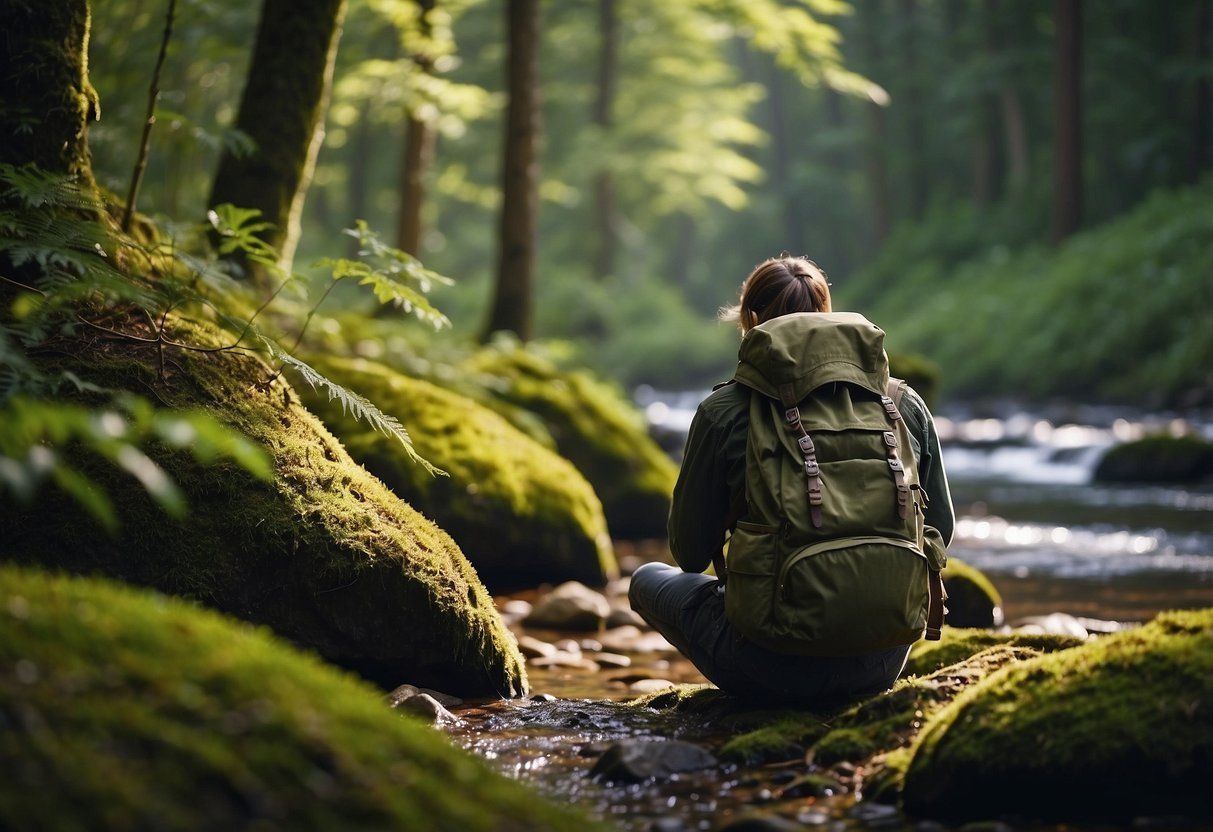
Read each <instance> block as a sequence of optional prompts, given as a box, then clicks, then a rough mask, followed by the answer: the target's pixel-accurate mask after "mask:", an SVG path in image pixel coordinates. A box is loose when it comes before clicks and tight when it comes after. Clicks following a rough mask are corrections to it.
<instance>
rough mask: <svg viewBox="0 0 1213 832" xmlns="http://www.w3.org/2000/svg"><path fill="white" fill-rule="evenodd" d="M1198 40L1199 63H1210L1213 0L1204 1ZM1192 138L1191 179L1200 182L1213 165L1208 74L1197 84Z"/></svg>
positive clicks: (1212, 115)
mask: <svg viewBox="0 0 1213 832" xmlns="http://www.w3.org/2000/svg"><path fill="white" fill-rule="evenodd" d="M1192 30H1193V37H1194V39H1195V41H1196V43H1195V46H1194V48H1193V50H1192V51H1193V54H1194V56H1195V58H1196V63H1197V65H1198V66H1205V67H1207V66H1209V59H1210V55H1209V41H1210V39H1211V38H1213V0H1200V2H1199V3H1197V7H1196V20H1195V21H1194V25H1193V27H1192ZM1194 86H1195V89H1194V90H1193V96H1192V97H1193V101H1192V115H1191V122H1190V123H1191V128H1190V130H1191V133H1190V135H1191V137H1192V145H1191V150H1190V151H1189V153H1188V182H1190V183H1192V184H1196V183H1197V182H1199V181H1200V179H1201V177H1202V176H1203V175H1204V173H1205V172H1206V171H1208V170H1209V168H1210V167H1213V83H1210V81H1209V76H1208V75H1207V74H1204V75H1201V77H1200V78H1199V79H1198V80H1197V81H1196V83H1195V84H1194Z"/></svg>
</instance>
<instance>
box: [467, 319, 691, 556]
mask: <svg viewBox="0 0 1213 832" xmlns="http://www.w3.org/2000/svg"><path fill="white" fill-rule="evenodd" d="M463 368H464V370H466V372H467V373H468V374H469V375H470V376H472V377H475V378H477V379H479V380H480V383H481V384H482V385H483V389H484V390H485V391H486V393H487V398H485V399H484V401H485V404H487V405H488V406H489V407H492V408H494V409H499V410H500V412H501V413H502V414H503V415H505V416H506V418H510V416H511V413H512V412H514V411H515V410H516V409H517V408H522V409H524V410H527V411H530V412H532V413H535V414H538V416H539V417H540V419H542V420H543V422H544V424H545V425H546V426H547V429H548V431H549V433H550V434H551V436H552V438H553V440H554V441H555V443H556V448H557V449H558V450H559V451H560V453H561V454H562V455H563V456H565V457H567V458H568V459H570V460H571V461H572V462H573V464H574V465H576V466H577V470H579V471H581V473H582V474H584V475H585V477H586V479H588V480H589V481H590V483H591V484H592V485H593V486H594V490H595V491H596V492H597V494H598V497H599V499H601V500H602V507H603V510H604V511H605V512H606V520H607V527H608V528H609V529H610V532H611V536H612V537H614V538H616V539H619V540H631V539H641V538H660V537H665V535H666V522H667V520H668V519H669V513H670V499H671V495H672V494H673V492H674V481H675V479H677V477H678V467H677V465H675V464H674V462H673V460H671V459H670V457H669V456H668V455H667V454H666V453H665V452H664V451H663V450H662V449H661V448H660V446H658V444H657V442H656V441H655V440H654V439H653V438H652V437H651V436H649V434H648V431H647V429H646V427H645V424H644V419H643V417H642V416H641V414H640V413H639V412H638V411H637V410H636V408H635V406H634V405H633V404H632V403H631V402H629V401H627V400H626V399H625V398H624V397H623V396H622V395H621V394H620V393H619V392H618V391H617V390H616V389H615V388H613V387H611V386H610V385H608V384H606V383H605V382H603V381H601V380H599V379H597V378H595V377H594V376H592V375H590V374H589V373H588V372H585V371H578V372H566V371H563V370H561V369H559V368H558V367H557V366H556V365H555V364H554V363H552V362H551V361H549V360H548V359H546V358H544V357H543V356H541V355H539V354H538V353H536V352H535V351H534V350H530V349H527V348H525V347H522V346H519V345H517V344H515V343H512V342H500V343H497V344H494V345H493V346H489V347H486V348H484V349H482V350H480V351H478V352H476V353H474V354H473V355H472V356H470V357H469V358H468V359H467V360H466V361H465V362H464V364H463Z"/></svg>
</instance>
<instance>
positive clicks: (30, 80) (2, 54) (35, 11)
mask: <svg viewBox="0 0 1213 832" xmlns="http://www.w3.org/2000/svg"><path fill="white" fill-rule="evenodd" d="M0 20H3V21H4V30H5V31H4V34H3V35H0V78H3V79H4V82H3V84H0V116H2V119H0V163H4V164H10V165H25V164H31V163H32V164H34V165H37V166H38V167H39V168H42V169H43V170H45V171H47V172H49V173H59V174H64V175H67V176H71V177H74V178H75V179H76V180H77V183H78V184H79V185H80V186H81V187H83V188H85V189H93V188H95V187H96V183H95V182H94V180H93V169H92V161H91V157H90V155H89V150H88V123H89V122H90V121H93V120H95V119H96V118H97V117H98V115H99V113H100V104H99V102H98V100H97V92H96V90H94V89H93V87H92V84H90V83H89V80H88V39H89V30H90V25H91V13H90V9H89V4H88V2H87V0H55V2H22V0H0Z"/></svg>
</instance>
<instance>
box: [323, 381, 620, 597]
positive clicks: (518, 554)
mask: <svg viewBox="0 0 1213 832" xmlns="http://www.w3.org/2000/svg"><path fill="white" fill-rule="evenodd" d="M313 363H314V365H315V366H316V367H317V368H318V369H320V370H321V371H322V372H324V373H325V374H326V375H328V376H329V377H330V378H332V379H333V380H335V381H337V382H339V383H341V384H343V385H344V386H346V387H348V388H350V389H352V390H357V391H358V392H359V393H360V394H361V395H363V396H366V397H367V398H369V399H370V400H371V401H373V402H375V404H376V405H377V406H378V407H379V408H380V409H382V410H383V411H385V412H387V413H391V414H392V415H393V416H395V417H396V418H398V419H400V420H401V422H402V423H403V424H404V425H405V426H406V427H407V428H408V430H409V435H410V436H411V437H412V440H413V445H414V447H415V448H416V450H417V451H418V453H420V454H421V455H422V456H423V457H424V458H425V459H427V460H428V461H430V462H431V463H432V464H434V465H436V466H437V467H439V468H441V469H442V470H443V471H445V472H446V473H447V475H448V476H445V477H441V476H439V477H435V476H433V475H431V474H430V473H429V472H427V471H426V470H425V469H424V468H423V467H422V466H420V465H418V464H416V463H415V462H413V461H412V460H410V459H409V457H408V455H407V453H406V452H405V449H404V447H403V446H402V445H401V444H400V442H398V441H397V440H396V439H394V438H392V437H388V436H385V435H384V434H382V433H379V432H377V431H375V430H373V429H372V428H370V427H369V426H368V425H366V424H365V423H361V422H358V421H356V420H355V419H353V418H352V417H350V416H348V415H347V414H346V413H345V412H344V409H343V408H342V407H341V405H340V404H339V403H338V402H337V401H330V400H328V399H327V397H326V396H324V395H323V394H317V393H313V394H311V395H309V396H307V398H306V399H305V401H306V403H307V404H308V405H309V407H310V408H311V409H312V410H314V411H315V412H317V413H319V414H320V415H321V416H322V417H323V418H324V419H325V421H326V422H327V424H328V425H329V426H330V427H331V428H332V429H333V430H334V431H335V432H336V433H337V435H338V436H340V437H341V439H342V441H343V442H344V443H345V446H346V448H347V449H348V450H349V452H350V454H351V455H352V456H353V457H354V458H355V459H356V460H358V461H359V462H361V463H362V464H364V465H365V466H366V467H367V468H368V469H370V470H371V471H372V472H374V473H375V474H377V475H378V476H379V477H380V478H381V479H382V480H383V481H384V482H385V483H387V484H388V485H389V486H390V487H391V488H392V490H394V491H395V492H396V493H397V494H398V495H400V496H401V497H402V498H403V499H404V500H406V501H407V502H409V503H410V504H411V505H413V506H415V507H416V508H418V509H419V510H421V511H422V512H424V513H425V514H426V515H427V516H429V517H431V518H433V519H434V520H435V521H436V522H437V523H438V524H439V525H440V526H442V527H443V528H444V529H446V530H447V531H449V532H450V533H451V535H452V536H453V537H454V538H455V539H456V540H458V541H459V545H460V548H461V549H462V550H463V552H464V554H466V555H467V556H468V558H469V559H470V560H471V561H472V563H473V565H475V567H476V571H477V572H478V573H479V575H480V576H481V578H482V579H483V580H484V581H485V582H486V583H487V584H488V585H489V586H490V587H493V588H494V589H502V590H504V589H514V588H517V587H520V586H535V585H538V584H540V583H544V582H553V583H554V582H559V581H566V580H576V581H581V582H583V583H587V584H593V585H598V586H601V585H603V584H605V583H606V581H607V580H608V579H610V578H611V577H613V576H615V575H616V574H617V572H618V570H617V567H616V565H615V557H614V553H613V551H612V549H611V541H610V536H609V535H608V534H607V528H606V521H605V519H604V518H603V514H602V506H601V503H599V501H598V497H597V496H596V495H595V494H594V490H593V488H591V486H590V484H589V483H588V482H586V480H585V478H584V477H582V476H581V474H579V473H578V471H577V469H576V468H574V467H573V465H572V463H570V462H569V461H568V460H566V459H564V458H563V457H561V456H559V455H558V454H556V453H555V452H553V451H550V450H548V449H547V448H545V447H543V446H542V445H540V444H538V443H537V442H535V441H534V440H532V439H531V438H530V437H528V436H526V435H524V434H522V433H521V432H520V431H518V430H517V429H516V428H514V427H513V426H511V425H510V424H509V423H508V422H507V421H506V420H505V419H504V418H502V417H501V416H500V415H498V414H497V413H494V412H493V411H491V410H489V409H488V408H486V407H484V406H482V405H480V404H477V403H476V402H474V401H472V400H470V399H468V398H465V397H464V396H460V395H458V394H456V393H452V392H450V391H448V390H443V389H441V388H439V387H436V386H434V385H433V384H430V383H429V382H426V381H421V380H419V379H414V378H409V377H407V376H405V375H402V374H401V373H398V372H396V371H395V370H393V369H391V368H389V367H386V366H384V365H382V364H376V363H373V362H369V361H366V360H364V359H343V358H317V359H315V360H314V362H313Z"/></svg>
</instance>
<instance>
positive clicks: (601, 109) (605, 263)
mask: <svg viewBox="0 0 1213 832" xmlns="http://www.w3.org/2000/svg"><path fill="white" fill-rule="evenodd" d="M598 29H599V33H598V34H599V37H600V38H601V42H600V45H599V48H598V85H597V86H598V91H597V95H596V97H595V99H594V124H596V125H597V126H598V128H599V130H601V131H602V133H603V135H604V136H605V135H607V134H608V133H609V132H610V130H611V127H612V125H613V122H614V108H615V88H616V85H617V84H618V82H619V13H618V11H617V9H616V0H598ZM594 214H595V217H596V219H595V223H594V224H595V226H596V228H597V235H596V237H597V241H596V242H597V247H596V249H595V253H594V264H593V269H594V276H595V277H596V278H598V279H600V280H601V279H602V278H604V277H607V276H609V275H611V274H613V273H614V271H615V247H616V245H617V236H618V235H617V233H616V229H615V224H616V219H615V180H614V177H613V176H612V175H611V171H610V170H606V169H604V170H601V171H599V172H598V175H597V177H596V178H595V180H594Z"/></svg>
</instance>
